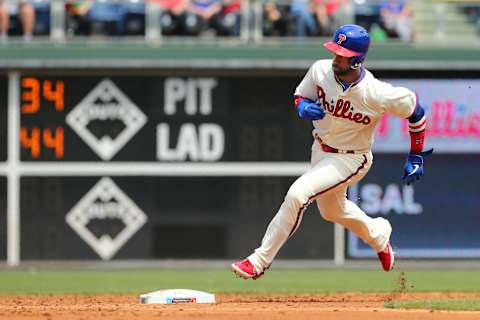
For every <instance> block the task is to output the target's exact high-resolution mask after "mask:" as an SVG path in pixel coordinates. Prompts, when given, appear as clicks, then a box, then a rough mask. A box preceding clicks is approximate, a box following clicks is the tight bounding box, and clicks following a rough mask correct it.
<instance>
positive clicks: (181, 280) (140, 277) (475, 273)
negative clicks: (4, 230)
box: [0, 269, 480, 294]
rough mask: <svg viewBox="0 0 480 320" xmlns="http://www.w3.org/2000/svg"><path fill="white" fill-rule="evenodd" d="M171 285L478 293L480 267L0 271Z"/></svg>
mask: <svg viewBox="0 0 480 320" xmlns="http://www.w3.org/2000/svg"><path fill="white" fill-rule="evenodd" d="M401 279H405V281H402V280H401ZM173 288H188V289H197V290H202V291H208V292H213V293H226V292H244V293H302V292H303V293H308V292H348V291H358V292H392V291H404V290H406V291H407V292H428V291H459V292H478V291H480V270H461V271H460V270H452V271H443V270H442V271H439V270H419V271H415V270H412V271H406V272H405V273H400V272H390V273H385V272H381V271H377V270H297V271H294V270H289V271H287V270H270V271H269V272H268V273H267V274H266V275H265V276H264V277H262V278H261V279H259V280H257V281H244V280H242V279H238V278H235V277H234V275H233V274H232V273H230V272H228V271H225V270H202V271H199V270H195V271H183V270H182V271H174V270H145V269H142V270H134V271H0V293H2V294H5V293H7V294H62V293H80V294H90V293H114V294H138V293H144V292H148V291H155V290H161V289H173Z"/></svg>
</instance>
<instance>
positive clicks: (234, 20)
mask: <svg viewBox="0 0 480 320" xmlns="http://www.w3.org/2000/svg"><path fill="white" fill-rule="evenodd" d="M241 8H242V0H223V8H222V11H221V12H220V23H219V25H218V28H219V29H218V34H219V35H223V36H239V35H240V20H241Z"/></svg>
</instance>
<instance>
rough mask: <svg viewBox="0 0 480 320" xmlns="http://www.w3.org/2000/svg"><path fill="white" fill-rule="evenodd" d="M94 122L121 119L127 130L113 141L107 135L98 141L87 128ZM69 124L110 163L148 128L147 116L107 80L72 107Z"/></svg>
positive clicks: (67, 119)
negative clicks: (139, 133)
mask: <svg viewBox="0 0 480 320" xmlns="http://www.w3.org/2000/svg"><path fill="white" fill-rule="evenodd" d="M93 120H100V121H101V120H120V121H122V122H123V123H124V124H125V128H123V130H122V131H121V132H120V133H119V134H118V135H117V136H116V137H115V138H113V139H112V138H111V137H109V136H107V135H104V136H102V137H100V138H99V137H96V136H95V135H94V134H93V133H92V132H91V131H90V130H89V129H88V127H87V126H88V124H89V123H90V122H91V121H93ZM66 122H67V123H68V124H69V125H70V127H72V129H73V130H74V131H75V132H76V133H77V134H78V135H79V136H80V137H81V138H82V139H83V140H84V141H85V142H86V143H87V144H88V145H89V146H90V148H92V149H93V151H95V152H96V153H97V154H98V156H99V157H100V158H102V159H103V160H105V161H107V160H110V159H112V158H113V156H115V154H117V152H118V151H120V150H121V149H122V148H123V146H124V145H125V144H126V143H127V142H128V141H129V140H130V139H131V138H132V137H133V136H134V135H135V134H136V133H137V132H138V130H140V128H142V127H143V126H144V125H145V123H146V122H147V117H146V116H145V114H144V113H143V112H142V111H141V110H140V109H139V108H138V107H137V106H136V105H135V104H134V103H133V102H132V101H130V99H129V98H128V97H127V96H126V95H125V94H124V93H123V92H122V91H121V90H120V89H119V88H118V87H117V86H116V85H115V84H114V83H113V82H112V81H111V80H110V79H104V80H102V82H100V83H99V84H98V85H97V86H96V87H95V88H94V89H93V90H92V91H91V92H90V93H89V94H88V95H87V96H86V97H85V98H84V99H83V100H82V101H81V102H80V103H79V104H78V105H76V106H75V108H73V110H72V111H71V112H70V113H69V114H68V115H67V117H66Z"/></svg>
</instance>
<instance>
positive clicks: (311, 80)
mask: <svg viewBox="0 0 480 320" xmlns="http://www.w3.org/2000/svg"><path fill="white" fill-rule="evenodd" d="M315 66H316V63H314V64H313V65H312V66H311V67H310V69H308V71H307V73H306V74H305V76H304V77H303V79H302V81H301V82H300V84H299V85H298V86H297V88H296V89H295V94H294V95H295V97H302V98H308V99H310V100H313V101H315V100H316V99H317V91H316V87H315Z"/></svg>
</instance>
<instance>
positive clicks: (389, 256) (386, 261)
mask: <svg viewBox="0 0 480 320" xmlns="http://www.w3.org/2000/svg"><path fill="white" fill-rule="evenodd" d="M377 254H378V259H379V260H380V263H381V264H382V267H383V270H385V271H390V270H392V269H393V264H394V262H395V252H393V249H392V246H391V245H390V242H389V243H387V246H386V247H385V249H383V251H380V252H377Z"/></svg>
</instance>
